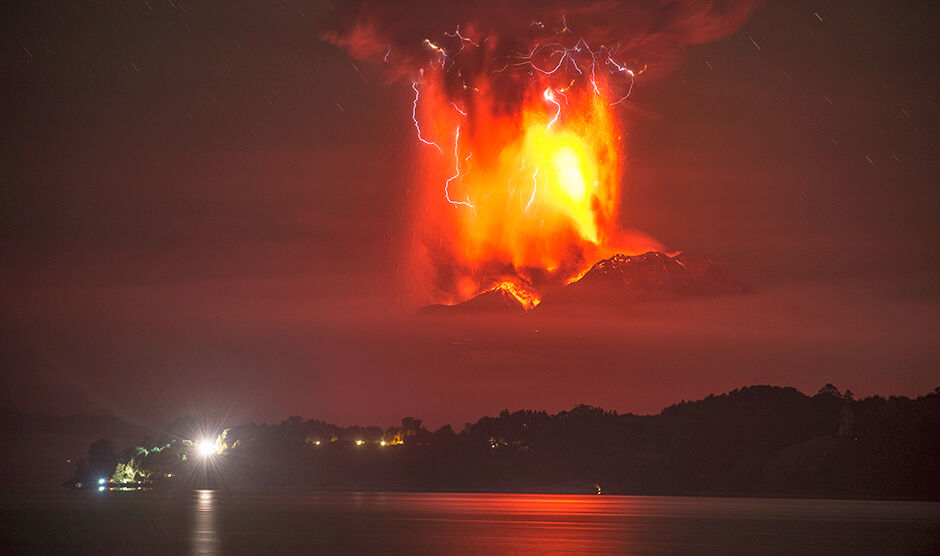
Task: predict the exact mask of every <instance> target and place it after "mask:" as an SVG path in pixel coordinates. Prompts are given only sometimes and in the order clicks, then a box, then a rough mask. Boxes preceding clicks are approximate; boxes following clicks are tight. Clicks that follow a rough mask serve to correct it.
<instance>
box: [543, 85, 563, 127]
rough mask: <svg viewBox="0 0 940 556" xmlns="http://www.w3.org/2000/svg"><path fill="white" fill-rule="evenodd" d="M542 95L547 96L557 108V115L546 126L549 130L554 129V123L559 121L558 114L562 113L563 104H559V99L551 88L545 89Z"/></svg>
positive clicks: (546, 98)
mask: <svg viewBox="0 0 940 556" xmlns="http://www.w3.org/2000/svg"><path fill="white" fill-rule="evenodd" d="M542 96H543V97H544V98H545V100H547V101H548V102H551V103H552V104H554V105H555V107H556V108H557V110H556V111H555V117H554V118H552V121H550V122H548V126H547V127H546V128H545V130H546V131H548V130H550V129H552V125H553V124H554V123H555V122H557V121H558V116H560V115H561V105H560V104H558V101H557V100H555V95H554V94H553V93H552V90H551V88H548V89H545V92H544V93H543V94H542Z"/></svg>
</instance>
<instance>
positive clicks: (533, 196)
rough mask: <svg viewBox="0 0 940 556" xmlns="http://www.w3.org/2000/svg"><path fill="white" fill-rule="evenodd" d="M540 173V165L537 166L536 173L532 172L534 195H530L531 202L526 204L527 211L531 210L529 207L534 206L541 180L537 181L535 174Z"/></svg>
mask: <svg viewBox="0 0 940 556" xmlns="http://www.w3.org/2000/svg"><path fill="white" fill-rule="evenodd" d="M537 175H539V167H538V166H536V167H535V173H533V174H532V196H531V197H529V202H528V203H526V205H525V211H526V212H529V207H531V206H532V201H534V200H535V192H536V191H538V187H539V182H538V181H536V179H535V176H537Z"/></svg>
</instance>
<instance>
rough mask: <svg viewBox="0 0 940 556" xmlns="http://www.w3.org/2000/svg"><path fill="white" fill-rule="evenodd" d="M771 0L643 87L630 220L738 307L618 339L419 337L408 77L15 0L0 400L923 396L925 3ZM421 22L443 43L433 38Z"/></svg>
mask: <svg viewBox="0 0 940 556" xmlns="http://www.w3.org/2000/svg"><path fill="white" fill-rule="evenodd" d="M895 4H896V3H894V2H888V1H885V2H871V1H859V0H851V1H845V2H836V1H825V0H820V1H812V2H809V1H792V2H791V1H786V2H784V1H781V2H768V3H766V4H765V5H763V6H762V7H760V8H759V9H758V10H757V11H756V12H755V13H754V14H753V15H752V16H751V18H750V19H749V21H748V22H747V23H746V24H745V25H744V26H743V27H742V28H741V29H740V30H739V31H738V32H736V33H735V34H733V35H731V36H730V37H729V38H726V39H723V40H719V41H717V42H714V43H711V44H705V45H700V46H695V47H692V48H690V49H688V50H687V51H686V52H685V56H684V58H683V61H682V62H681V63H680V64H679V65H678V67H677V68H675V69H674V70H673V71H671V73H669V74H668V75H663V76H659V77H658V78H657V79H654V80H651V81H643V80H642V79H641V80H640V81H639V82H638V83H637V87H636V89H635V92H634V95H633V97H631V99H630V100H629V102H628V103H627V106H626V107H625V109H624V110H623V112H622V113H621V116H622V118H623V126H624V128H625V129H626V130H627V133H628V149H627V151H628V152H627V154H626V157H627V163H626V167H625V183H624V193H623V198H624V202H623V207H622V215H621V219H622V223H623V225H624V226H625V227H631V228H638V229H640V230H643V231H645V232H646V233H648V234H650V235H651V236H653V237H655V238H657V239H659V240H660V241H661V242H663V243H664V244H665V245H667V246H668V247H669V248H670V249H674V250H683V251H688V252H694V253H697V254H701V255H704V256H707V257H709V258H712V259H714V260H715V261H717V262H719V263H720V264H722V265H723V266H725V267H726V268H727V269H729V270H730V271H731V272H732V273H733V274H734V275H735V276H737V277H739V278H740V279H741V280H742V281H744V282H746V283H747V284H748V285H749V286H750V287H751V288H752V289H753V290H754V293H753V294H752V295H749V296H745V297H739V298H726V299H719V300H711V301H701V302H694V303H683V304H658V305H654V306H650V307H645V308H640V309H638V310H637V311H636V312H635V313H634V314H631V315H628V316H625V317H624V318H622V319H618V320H608V319H574V320H569V321H552V322H536V321H534V320H530V321H504V322H500V323H492V322H470V321H468V322H463V323H459V324H453V325H450V326H444V327H442V326H438V325H430V324H429V323H427V322H424V321H421V320H420V319H414V318H412V317H411V314H412V313H413V311H414V310H415V309H416V308H417V307H418V306H420V305H421V304H422V303H423V302H426V301H427V300H424V299H421V298H420V295H418V296H416V295H414V292H413V290H412V289H411V288H409V287H408V278H409V277H408V276H403V275H402V272H401V268H402V260H401V258H402V255H401V246H402V244H403V243H404V239H403V236H404V234H405V233H406V230H407V229H408V228H409V226H408V221H409V219H410V218H413V217H415V215H414V214H412V213H410V212H409V211H408V207H409V195H410V187H411V186H410V183H411V181H413V180H414V178H415V169H414V167H413V164H412V163H411V162H410V161H411V160H412V159H411V158H410V155H411V154H413V153H414V152H415V149H416V141H415V137H414V129H413V127H412V125H411V120H410V103H411V99H412V92H411V90H410V88H409V87H408V85H407V84H402V83H400V82H399V83H392V84H388V83H387V82H386V79H385V76H384V74H383V70H382V68H380V67H377V66H373V65H370V64H358V66H359V67H358V69H357V67H356V66H354V65H353V63H352V61H351V59H350V58H349V57H348V56H347V54H346V53H345V52H344V51H342V50H341V49H340V48H338V47H336V46H333V45H331V44H328V43H325V42H323V41H321V40H320V39H318V29H319V27H318V21H320V18H321V17H322V14H323V13H324V12H325V10H326V9H327V8H325V7H323V6H322V5H321V3H316V2H289V1H283V2H186V1H176V0H174V2H169V1H168V0H149V3H148V2H86V1H75V2H41V3H40V2H16V3H14V5H13V6H7V7H5V8H4V11H5V12H6V14H5V17H4V19H5V20H6V21H7V22H8V25H7V31H6V32H5V35H6V36H5V40H4V47H3V51H2V64H3V75H4V94H3V102H2V104H0V106H2V110H3V122H4V125H3V132H2V140H3V150H2V166H0V171H2V184H3V190H2V202H0V230H2V243H0V246H2V247H0V249H2V251H0V253H2V255H0V291H2V293H0V309H2V321H0V327H2V328H0V332H2V340H0V342H2V343H0V354H2V365H3V374H2V376H3V378H2V383H0V385H2V398H0V405H4V406H8V407H12V408H15V409H18V410H23V411H34V412H47V413H56V414H67V413H72V412H83V413H102V412H108V413H114V414H116V415H118V416H120V417H123V418H126V419H128V420H131V421H136V422H142V423H161V422H165V421H167V420H169V419H172V418H174V417H176V416H179V415H181V414H183V413H185V412H188V411H197V412H203V413H220V412H222V413H225V414H226V415H229V416H230V418H231V419H233V420H246V419H254V420H272V419H280V418H283V417H286V416H288V415H294V414H297V415H302V416H305V417H316V418H321V419H325V420H329V421H333V422H337V423H339V424H348V423H375V424H379V425H388V424H391V423H394V422H396V421H397V420H398V419H400V418H401V417H403V416H406V415H411V416H414V417H419V418H424V419H425V420H426V421H427V422H429V423H430V424H432V425H439V424H442V423H445V422H450V423H454V424H457V425H462V423H463V422H464V421H467V420H471V419H472V420H475V419H476V418H477V417H479V416H481V415H483V414H493V413H495V412H498V411H499V410H500V409H502V408H510V409H516V408H535V409H547V410H550V411H557V410H560V409H566V408H570V407H571V406H573V405H575V404H578V403H582V402H583V403H591V404H595V405H599V406H602V407H605V408H610V409H616V410H619V411H635V412H656V411H658V410H659V409H660V408H662V407H663V406H665V405H668V404H670V403H673V402H675V401H678V400H680V399H694V398H699V397H702V396H704V395H706V394H709V393H713V392H721V391H726V390H728V389H731V388H734V387H739V386H744V385H749V384H755V383H770V384H776V385H793V386H796V387H798V388H800V389H802V390H804V391H808V392H814V391H815V390H816V389H818V388H819V387H820V386H822V385H823V384H825V383H826V382H833V383H835V384H836V385H837V386H839V387H841V388H850V389H852V390H853V391H854V392H855V393H856V395H868V394H874V393H879V394H905V395H917V394H922V393H925V392H927V391H929V390H931V389H933V388H934V387H935V386H938V385H940V365H938V362H940V312H938V309H940V260H938V249H937V246H938V245H940V226H938V217H940V202H938V201H940V198H938V196H940V189H938V185H940V184H938V178H940V175H938V164H937V158H938V144H937V136H938V132H940V126H938V122H940V118H938V109H940V108H938V105H937V103H938V95H937V93H938V90H940V78H938V76H937V72H936V71H935V70H936V68H935V61H934V58H935V55H934V53H936V52H938V51H940V45H938V44H937V43H938V39H937V36H936V29H937V28H938V25H940V18H938V15H940V6H938V5H937V3H936V2H923V3H913V2H906V3H903V6H900V7H899V6H897V5H895ZM442 31H443V30H442Z"/></svg>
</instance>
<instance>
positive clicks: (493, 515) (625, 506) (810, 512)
mask: <svg viewBox="0 0 940 556" xmlns="http://www.w3.org/2000/svg"><path fill="white" fill-rule="evenodd" d="M194 496H195V498H194V499H193V502H192V504H193V522H192V529H191V531H192V534H191V538H190V540H191V542H190V545H191V550H192V553H193V554H200V555H203V554H219V553H228V552H231V551H233V550H234V551H236V552H246V553H258V552H263V553H272V554H273V553H278V554H308V553H318V552H327V553H350V554H413V553H420V554H447V555H449V556H455V555H458V554H634V553H654V554H657V553H664V552H665V553H682V554H702V553H717V554H722V553H728V552H734V553H750V554H756V553H760V554H766V553H776V554H790V553H794V552H800V553H803V554H839V553H841V554H848V553H851V554H879V553H885V551H888V552H893V553H927V554H935V553H940V550H938V549H940V505H938V504H936V503H922V502H876V501H846V500H792V499H790V500H787V499H776V500H775V499H741V498H682V497H642V496H573V495H537V494H421V493H304V492H272V493H264V492H256V493H245V492H242V493H235V494H229V493H221V492H218V491H205V490H203V491H195V493H194ZM898 547H903V549H902V550H900V551H898V550H896V549H897V548H898Z"/></svg>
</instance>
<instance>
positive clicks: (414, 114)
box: [411, 82, 444, 154]
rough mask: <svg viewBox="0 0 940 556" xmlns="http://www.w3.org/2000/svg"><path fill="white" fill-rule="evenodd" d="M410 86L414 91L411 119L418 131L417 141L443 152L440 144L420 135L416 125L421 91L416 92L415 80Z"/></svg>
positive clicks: (419, 128) (418, 127)
mask: <svg viewBox="0 0 940 556" xmlns="http://www.w3.org/2000/svg"><path fill="white" fill-rule="evenodd" d="M411 88H412V89H414V91H415V101H414V102H413V103H412V105H411V121H413V122H414V123H415V129H416V130H417V131H418V141H421V142H422V143H424V144H425V145H431V146H432V147H434V148H435V149H437V152H439V153H441V154H444V151H443V150H442V149H441V147H440V145H438V144H437V143H435V142H434V141H428V140H427V139H425V138H424V137H422V136H421V126H420V125H418V97H419V96H421V93H419V92H418V84H417V83H416V82H415V83H412V84H411Z"/></svg>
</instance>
